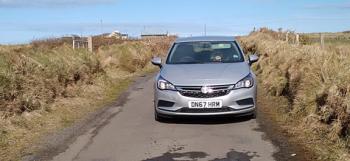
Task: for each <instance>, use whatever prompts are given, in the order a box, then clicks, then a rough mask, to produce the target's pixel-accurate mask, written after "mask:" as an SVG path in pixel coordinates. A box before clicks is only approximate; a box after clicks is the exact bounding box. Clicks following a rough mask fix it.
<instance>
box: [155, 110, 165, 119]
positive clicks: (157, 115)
mask: <svg viewBox="0 0 350 161" xmlns="http://www.w3.org/2000/svg"><path fill="white" fill-rule="evenodd" d="M154 120H156V121H158V122H163V121H164V118H163V117H162V116H160V115H159V113H158V112H157V110H154Z"/></svg>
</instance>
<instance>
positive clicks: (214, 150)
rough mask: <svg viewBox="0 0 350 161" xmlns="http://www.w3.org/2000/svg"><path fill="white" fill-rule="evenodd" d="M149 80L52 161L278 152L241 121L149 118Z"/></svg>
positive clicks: (268, 156) (244, 156)
mask: <svg viewBox="0 0 350 161" xmlns="http://www.w3.org/2000/svg"><path fill="white" fill-rule="evenodd" d="M152 88H153V79H152V77H151V76H147V77H145V78H142V79H141V81H139V82H138V83H136V84H135V85H134V87H133V88H132V89H131V90H129V95H128V96H127V99H124V103H122V104H120V105H119V106H114V107H112V108H109V109H108V111H109V112H110V113H113V114H114V115H112V116H113V117H110V118H106V119H104V121H103V123H101V124H100V125H96V126H95V127H93V128H91V129H88V130H87V132H85V133H84V134H83V135H80V136H78V137H77V138H76V139H75V141H74V142H73V143H71V144H70V145H69V146H68V148H67V149H66V150H65V151H64V152H62V153H60V154H58V155H56V156H54V157H53V160H54V161H69V160H74V161H141V160H145V161H171V160H205V161H207V160H213V161H224V160H229V161H250V160H251V161H255V160H256V161H273V160H276V159H275V158H274V157H273V154H274V153H276V152H277V151H278V149H279V148H277V147H276V146H274V145H273V144H272V143H271V142H270V141H269V140H267V139H264V138H266V137H265V134H264V133H263V132H261V131H259V124H258V123H257V121H256V120H249V119H244V118H224V119H210V118H205V119H199V120H172V121H171V122H169V123H159V122H156V121H155V120H154V117H153V116H154V115H153V102H152V101H153V89H152Z"/></svg>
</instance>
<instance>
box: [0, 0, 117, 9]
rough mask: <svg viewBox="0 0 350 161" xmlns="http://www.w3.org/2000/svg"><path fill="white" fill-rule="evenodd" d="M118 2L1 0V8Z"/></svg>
mask: <svg viewBox="0 0 350 161" xmlns="http://www.w3.org/2000/svg"><path fill="white" fill-rule="evenodd" d="M116 1H117V0H0V7H2V8H15V7H66V6H78V5H96V4H110V3H113V2H116Z"/></svg>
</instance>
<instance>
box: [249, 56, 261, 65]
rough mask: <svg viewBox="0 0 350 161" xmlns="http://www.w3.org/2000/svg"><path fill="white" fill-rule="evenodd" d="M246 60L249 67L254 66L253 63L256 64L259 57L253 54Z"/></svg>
mask: <svg viewBox="0 0 350 161" xmlns="http://www.w3.org/2000/svg"><path fill="white" fill-rule="evenodd" d="M248 59H249V65H252V64H254V63H255V62H257V61H258V60H259V57H258V56H257V54H256V53H255V54H253V55H249V56H248Z"/></svg>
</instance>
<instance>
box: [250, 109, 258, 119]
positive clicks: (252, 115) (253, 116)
mask: <svg viewBox="0 0 350 161" xmlns="http://www.w3.org/2000/svg"><path fill="white" fill-rule="evenodd" d="M257 115H258V112H257V111H256V109H255V110H254V111H253V113H252V114H251V115H250V118H251V119H256V117H257Z"/></svg>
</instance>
